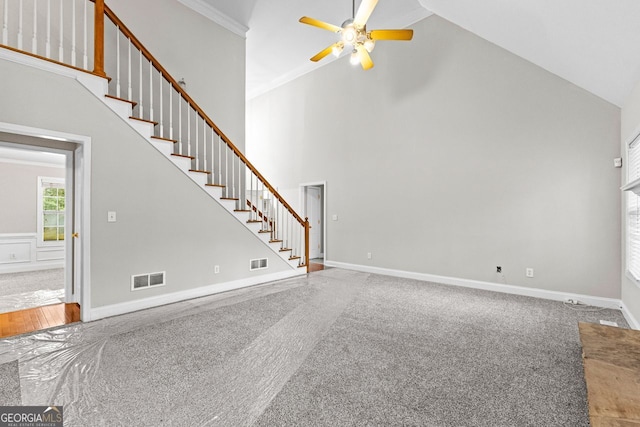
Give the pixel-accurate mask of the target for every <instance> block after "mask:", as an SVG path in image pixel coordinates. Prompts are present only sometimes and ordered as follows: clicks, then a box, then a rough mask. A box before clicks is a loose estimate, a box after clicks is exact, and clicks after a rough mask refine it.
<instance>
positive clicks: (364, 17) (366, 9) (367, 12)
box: [353, 0, 378, 28]
mask: <svg viewBox="0 0 640 427" xmlns="http://www.w3.org/2000/svg"><path fill="white" fill-rule="evenodd" d="M377 4H378V0H362V3H360V7H359V8H358V12H357V13H356V16H355V18H353V25H355V26H356V27H359V28H360V27H364V26H365V25H367V21H368V20H369V17H370V16H371V14H372V13H373V9H375V7H376V5H377Z"/></svg>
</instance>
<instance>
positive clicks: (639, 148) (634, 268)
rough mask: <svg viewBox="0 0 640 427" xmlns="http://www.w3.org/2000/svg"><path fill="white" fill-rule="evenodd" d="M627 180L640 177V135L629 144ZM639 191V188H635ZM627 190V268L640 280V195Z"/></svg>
mask: <svg viewBox="0 0 640 427" xmlns="http://www.w3.org/2000/svg"><path fill="white" fill-rule="evenodd" d="M628 154H629V155H628V160H627V165H628V166H627V182H629V183H631V182H633V181H635V180H637V179H638V178H640V136H638V137H636V139H635V140H633V142H632V143H631V144H629V152H628ZM635 191H638V190H635ZM635 191H633V190H632V191H627V192H626V193H627V270H628V271H629V273H630V274H631V275H632V276H633V277H634V278H635V279H636V280H638V281H640V196H639V195H638V194H636V192H635Z"/></svg>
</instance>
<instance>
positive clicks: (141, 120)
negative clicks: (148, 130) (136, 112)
mask: <svg viewBox="0 0 640 427" xmlns="http://www.w3.org/2000/svg"><path fill="white" fill-rule="evenodd" d="M129 118H130V119H131V120H137V121H139V122H145V123H151V124H152V125H154V126H157V125H158V122H154V121H153V120H147V119H141V118H139V117H133V116H129Z"/></svg>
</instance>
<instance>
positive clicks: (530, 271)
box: [525, 268, 533, 277]
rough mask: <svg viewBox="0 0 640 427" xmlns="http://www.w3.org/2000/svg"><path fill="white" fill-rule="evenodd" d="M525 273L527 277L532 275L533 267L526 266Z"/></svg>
mask: <svg viewBox="0 0 640 427" xmlns="http://www.w3.org/2000/svg"><path fill="white" fill-rule="evenodd" d="M525 274H526V276H527V277H533V268H527V269H526V270H525Z"/></svg>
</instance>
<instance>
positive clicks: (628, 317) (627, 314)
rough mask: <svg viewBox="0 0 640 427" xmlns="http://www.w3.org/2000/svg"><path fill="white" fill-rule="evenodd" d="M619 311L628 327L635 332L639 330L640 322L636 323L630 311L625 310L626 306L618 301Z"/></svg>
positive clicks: (636, 320)
mask: <svg viewBox="0 0 640 427" xmlns="http://www.w3.org/2000/svg"><path fill="white" fill-rule="evenodd" d="M620 305H621V307H620V309H621V310H622V314H623V315H624V318H625V319H626V320H627V323H628V324H629V326H630V327H631V328H633V329H636V330H640V322H638V319H636V318H635V317H634V316H633V314H631V311H630V310H629V309H628V308H627V305H626V304H625V303H624V301H620Z"/></svg>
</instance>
